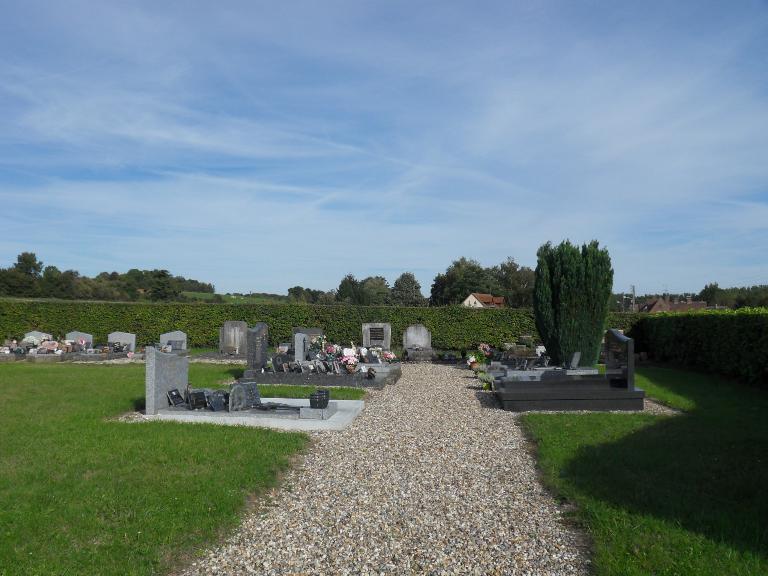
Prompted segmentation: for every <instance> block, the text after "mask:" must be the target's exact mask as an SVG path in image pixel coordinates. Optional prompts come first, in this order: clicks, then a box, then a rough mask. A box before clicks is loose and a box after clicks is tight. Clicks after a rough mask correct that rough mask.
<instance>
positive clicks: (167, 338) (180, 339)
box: [160, 330, 187, 350]
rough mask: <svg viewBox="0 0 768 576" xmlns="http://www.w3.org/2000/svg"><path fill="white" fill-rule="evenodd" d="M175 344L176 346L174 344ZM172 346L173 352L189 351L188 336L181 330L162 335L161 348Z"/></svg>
mask: <svg viewBox="0 0 768 576" xmlns="http://www.w3.org/2000/svg"><path fill="white" fill-rule="evenodd" d="M171 342H174V343H175V344H172V343H171ZM168 345H170V346H171V348H172V349H173V350H186V349H187V335H186V334H185V333H184V332H182V331H181V330H175V331H173V332H166V333H165V334H160V346H168Z"/></svg>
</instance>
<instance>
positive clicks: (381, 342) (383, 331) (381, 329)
mask: <svg viewBox="0 0 768 576" xmlns="http://www.w3.org/2000/svg"><path fill="white" fill-rule="evenodd" d="M391 345H392V325H391V324H388V323H386V322H376V323H367V324H363V347H365V348H370V347H371V346H375V347H377V348H383V349H384V350H389V349H390V348H391Z"/></svg>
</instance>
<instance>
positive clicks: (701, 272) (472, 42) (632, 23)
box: [0, 1, 768, 291]
mask: <svg viewBox="0 0 768 576" xmlns="http://www.w3.org/2000/svg"><path fill="white" fill-rule="evenodd" d="M41 8H45V9H41ZM3 12H4V14H5V15H6V16H7V17H6V18H4V22H3V23H0V53H2V54H3V56H4V57H3V58H2V59H0V202H2V206H3V209H2V210H0V226H1V227H2V229H3V230H4V233H5V236H6V238H7V241H5V242H3V243H2V245H0V259H2V260H5V261H6V262H9V261H11V260H12V259H13V257H14V256H15V254H16V253H18V252H19V251H21V250H22V249H32V250H36V251H37V252H38V253H39V255H40V256H41V257H42V258H43V259H44V260H45V261H46V262H50V263H54V264H56V265H58V266H60V267H65V268H67V267H68V268H76V269H80V270H82V271H83V272H85V273H95V272H98V271H101V270H104V269H127V268H130V267H163V268H169V269H171V270H172V271H174V272H175V273H180V274H186V275H190V276H193V277H197V278H200V279H203V280H207V281H213V282H214V283H216V284H217V286H218V287H219V288H220V289H222V290H238V291H246V290H274V291H284V290H285V289H286V288H287V287H289V286H291V285H294V284H302V285H309V286H313V287H319V288H331V287H334V286H335V285H336V284H337V283H338V281H339V279H340V278H341V276H343V274H345V273H347V272H354V273H356V274H358V275H360V276H365V275H368V274H381V273H384V274H385V275H387V276H388V277H390V280H394V278H395V277H396V276H397V275H399V271H405V270H413V271H416V272H417V276H418V278H419V279H420V280H421V282H422V285H423V287H424V288H425V289H427V290H428V287H429V284H430V282H431V279H432V277H433V276H434V274H435V273H437V272H438V271H441V270H442V269H444V268H445V267H446V266H447V265H448V264H449V263H450V261H451V260H453V259H455V258H457V257H459V256H461V255H466V256H470V257H475V258H478V259H480V260H481V261H482V262H483V263H485V264H488V265H490V264H494V263H497V262H499V261H501V260H503V259H504V258H506V257H507V256H513V257H515V258H516V259H517V260H518V261H520V262H522V263H524V264H528V265H533V264H534V263H535V262H534V259H535V252H536V248H537V247H538V246H539V245H540V244H541V243H543V242H545V241H547V240H553V241H559V240H560V239H563V238H571V239H572V240H574V241H587V240H590V239H592V238H597V239H599V240H600V241H601V242H602V243H603V244H605V245H607V246H608V248H609V249H610V250H611V253H612V255H613V261H614V266H615V268H616V289H618V290H620V289H626V287H627V286H628V285H629V284H630V283H632V284H636V285H638V288H639V289H640V290H641V291H644V290H647V291H660V290H662V289H664V288H668V289H671V290H681V291H682V290H697V289H700V288H701V287H702V286H703V285H704V283H705V282H709V281H718V282H720V284H721V285H726V284H738V283H756V282H768V277H766V278H762V279H761V278H759V276H760V274H761V273H762V272H761V270H765V269H766V264H768V257H766V256H765V254H768V250H767V249H768V225H766V224H765V223H766V222H768V219H766V216H768V163H766V162H765V158H766V156H767V155H768V90H767V88H768V84H766V77H765V74H764V62H763V61H761V59H760V54H764V53H765V52H766V50H768V45H767V44H768V40H766V38H768V34H766V32H768V8H766V7H765V5H764V4H762V3H759V2H755V3H744V4H740V5H739V6H729V7H727V8H724V7H722V6H718V5H717V4H712V5H701V4H699V3H695V4H694V3H678V4H675V5H674V6H669V5H667V4H659V5H656V6H654V5H653V4H651V5H647V4H644V5H643V6H632V5H621V6H603V7H601V8H600V9H597V8H591V7H588V6H585V5H576V4H572V3H561V2H544V3H535V4H532V5H530V6H526V5H520V4H517V5H514V4H509V3H491V4H485V5H483V8H482V10H480V9H479V8H478V7H477V6H476V5H472V4H470V3H458V4H456V3H454V4H451V5H450V6H448V5H445V4H444V3H432V4H430V3H426V4H425V3H422V4H417V5H413V4H412V3H399V2H394V3H381V4H370V3H363V4H359V3H358V4H356V3H352V4H350V3H347V2H343V3H342V2H338V3H335V2H331V3H322V4H317V3H313V2H293V3H287V4H280V5H275V4H272V5H256V4H253V3H246V2H242V3H230V4H227V5H226V6H224V7H205V6H202V5H199V6H196V7H194V8H187V9H184V10H181V9H179V8H177V7H173V6H171V5H157V4H156V3H148V2H134V3H131V4H130V5H127V6H125V5H123V6H119V7H118V6H115V5H110V4H109V3H106V4H105V3H94V2H88V1H81V2H76V3H68V4H67V6H66V7H64V6H63V5H62V6H58V5H49V4H45V5H44V4H40V5H35V3H34V2H31V3H24V4H23V5H22V4H13V5H9V6H7V7H6V9H5V10H4V11H3ZM74 246H76V248H73V247H74Z"/></svg>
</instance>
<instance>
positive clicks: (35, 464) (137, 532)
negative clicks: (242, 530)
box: [0, 363, 363, 575]
mask: <svg viewBox="0 0 768 576" xmlns="http://www.w3.org/2000/svg"><path fill="white" fill-rule="evenodd" d="M236 370H238V368H233V367H231V366H221V365H215V366H212V365H202V364H192V365H191V366H190V381H191V382H192V384H193V385H195V386H200V387H203V386H217V385H220V384H221V383H223V382H225V381H227V380H231V378H232V373H233V371H236ZM362 392H363V391H355V393H362ZM0 393H2V398H3V402H2V404H0V502H2V506H0V574H3V575H5V574H152V573H162V572H165V571H167V570H168V569H169V568H172V567H173V566H174V565H175V564H176V563H177V562H178V559H179V558H181V557H188V555H189V554H190V553H194V552H195V550H199V549H202V548H204V547H206V546H207V545H209V544H210V543H212V542H215V541H216V539H217V538H219V537H221V535H222V534H224V533H225V532H226V531H227V530H228V529H231V528H232V527H233V526H234V525H236V523H237V521H238V518H239V517H240V514H241V513H242V511H243V509H244V506H245V502H246V500H247V498H248V497H249V495H251V494H254V493H255V494H258V493H260V492H262V491H263V490H264V489H265V488H266V487H269V486H271V485H273V484H274V483H275V481H276V478H277V475H278V473H279V472H280V471H281V470H283V469H284V468H286V466H288V463H289V458H290V456H291V455H292V454H295V453H296V452H298V451H300V450H302V449H303V447H304V446H305V444H306V441H307V437H306V436H305V435H303V434H298V433H285V432H276V431H271V430H265V429H258V428H242V427H227V426H212V425H184V424H177V423H171V422H146V423H139V424H129V423H123V422H117V421H114V420H111V418H112V417H114V416H117V415H119V414H122V413H125V412H129V411H131V410H133V409H134V408H135V407H137V406H140V405H142V404H143V400H144V366H143V365H117V366H108V365H73V364H51V365H35V364H28V363H15V364H2V365H0ZM262 393H263V394H264V395H265V396H267V395H282V396H289V395H297V396H305V397H306V395H307V394H308V393H309V389H306V390H304V389H302V390H300V391H295V390H285V389H278V390H272V389H271V388H270V387H263V388H262ZM338 394H340V395H342V396H343V395H344V394H350V393H349V392H337V391H336V390H334V391H333V395H334V396H335V397H339V396H337V395H338Z"/></svg>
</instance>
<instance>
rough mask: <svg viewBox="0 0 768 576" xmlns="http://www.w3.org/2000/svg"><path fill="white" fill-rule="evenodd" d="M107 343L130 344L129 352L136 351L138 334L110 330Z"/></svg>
mask: <svg viewBox="0 0 768 576" xmlns="http://www.w3.org/2000/svg"><path fill="white" fill-rule="evenodd" d="M107 343H108V344H109V345H110V346H112V345H114V344H120V345H121V346H128V352H136V334H131V333H130V332H110V333H109V334H108V335H107Z"/></svg>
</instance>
